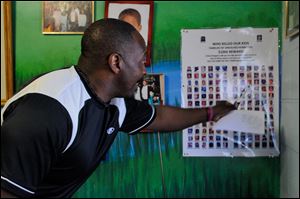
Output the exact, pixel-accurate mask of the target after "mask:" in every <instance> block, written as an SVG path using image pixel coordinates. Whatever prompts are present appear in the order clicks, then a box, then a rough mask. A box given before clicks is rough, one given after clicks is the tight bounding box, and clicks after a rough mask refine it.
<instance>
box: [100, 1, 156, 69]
mask: <svg viewBox="0 0 300 199" xmlns="http://www.w3.org/2000/svg"><path fill="white" fill-rule="evenodd" d="M105 18H114V19H120V20H123V21H126V22H127V23H130V24H131V25H132V26H134V27H135V29H136V30H138V31H139V32H140V34H141V35H142V37H143V38H144V40H145V43H146V46H147V52H146V63H145V65H146V66H150V64H151V44H152V23H153V1H105Z"/></svg>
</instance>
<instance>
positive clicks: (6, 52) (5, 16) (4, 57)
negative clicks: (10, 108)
mask: <svg viewBox="0 0 300 199" xmlns="http://www.w3.org/2000/svg"><path fill="white" fill-rule="evenodd" d="M12 96H13V63H12V15H11V1H1V106H2V105H4V104H5V103H6V101H7V100H8V99H9V98H10V97H12Z"/></svg>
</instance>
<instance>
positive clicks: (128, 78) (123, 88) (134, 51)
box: [120, 35, 146, 97]
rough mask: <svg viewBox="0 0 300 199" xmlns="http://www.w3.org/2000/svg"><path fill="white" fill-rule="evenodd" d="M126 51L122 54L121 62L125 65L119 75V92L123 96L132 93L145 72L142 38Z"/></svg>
mask: <svg viewBox="0 0 300 199" xmlns="http://www.w3.org/2000/svg"><path fill="white" fill-rule="evenodd" d="M139 36H140V35H139ZM140 37H141V36H140ZM128 51H129V52H128V53H127V56H126V57H124V56H122V59H123V60H122V62H123V64H124V65H125V67H123V68H124V70H123V71H122V73H121V75H120V92H121V93H122V96H125V97H131V96H132V95H133V94H134V92H135V91H136V89H137V86H138V82H139V81H141V79H142V78H143V76H144V75H145V74H146V68H145V62H146V47H145V42H144V41H143V40H140V41H139V40H138V41H136V42H134V44H132V46H131V47H130V49H128Z"/></svg>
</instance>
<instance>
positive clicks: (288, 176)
mask: <svg viewBox="0 0 300 199" xmlns="http://www.w3.org/2000/svg"><path fill="white" fill-rule="evenodd" d="M283 9H284V6H283ZM284 19H285V10H283V30H285V28H284V27H285V21H284ZM282 45H283V46H282V85H281V92H282V97H281V107H282V112H281V160H280V162H281V165H280V166H281V175H280V196H281V197H285V198H286V197H287V198H291V197H296V198H299V34H298V35H297V36H295V37H294V38H292V39H290V38H286V36H285V33H284V31H283V34H282Z"/></svg>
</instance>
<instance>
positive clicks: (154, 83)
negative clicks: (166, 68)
mask: <svg viewBox="0 0 300 199" xmlns="http://www.w3.org/2000/svg"><path fill="white" fill-rule="evenodd" d="M134 98H135V99H136V100H140V101H148V103H149V104H152V105H160V104H164V103H165V81H164V75H163V74H147V75H145V76H144V78H143V80H141V81H140V82H139V83H138V87H137V90H136V92H135V94H134Z"/></svg>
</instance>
